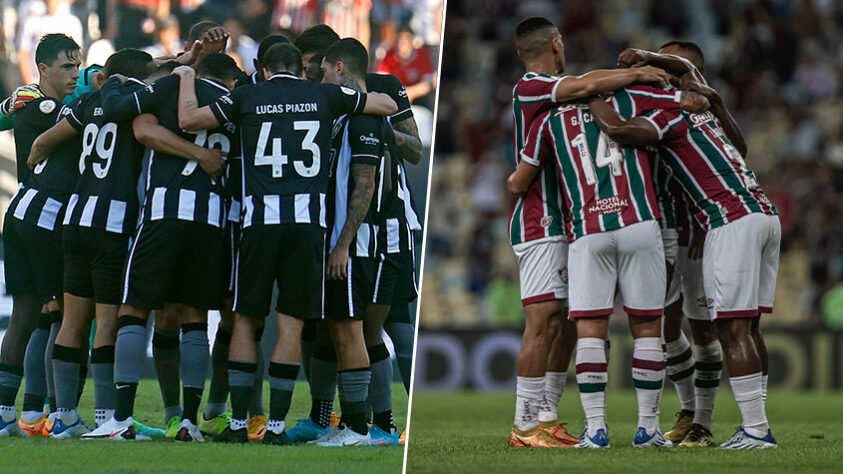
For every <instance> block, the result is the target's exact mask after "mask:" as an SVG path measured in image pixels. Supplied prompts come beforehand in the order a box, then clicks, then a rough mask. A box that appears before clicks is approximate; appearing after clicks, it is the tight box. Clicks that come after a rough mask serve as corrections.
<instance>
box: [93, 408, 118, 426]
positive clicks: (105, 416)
mask: <svg viewBox="0 0 843 474" xmlns="http://www.w3.org/2000/svg"><path fill="white" fill-rule="evenodd" d="M113 417H114V409H113V408H97V409H96V410H94V424H95V425H96V426H100V425H102V424H103V423H105V422H106V421H108V420H110V419H111V418H113Z"/></svg>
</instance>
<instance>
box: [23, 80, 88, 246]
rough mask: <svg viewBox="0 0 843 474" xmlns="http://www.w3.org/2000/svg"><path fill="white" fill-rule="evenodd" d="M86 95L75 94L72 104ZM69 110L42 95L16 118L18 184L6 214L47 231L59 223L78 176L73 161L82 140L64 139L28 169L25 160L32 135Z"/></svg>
mask: <svg viewBox="0 0 843 474" xmlns="http://www.w3.org/2000/svg"><path fill="white" fill-rule="evenodd" d="M88 95H89V94H86V95H83V96H80V97H78V98H77V99H76V100H75V101H74V102H73V104H76V103H78V102H81V101H82V100H85V97H87V96H88ZM69 111H70V109H68V108H67V107H65V106H64V105H62V104H61V102H59V101H57V100H55V99H52V98H49V97H43V98H40V99H36V100H34V101H32V102H31V103H30V104H29V105H27V106H26V108H24V109H23V110H22V111H20V112H18V114H17V116H16V117H15V123H14V130H15V149H16V154H17V162H18V163H17V164H18V179H19V181H20V185H19V186H18V190H17V192H16V193H15V194H14V196H12V199H11V200H10V201H9V207H8V213H9V214H10V215H11V216H13V217H15V218H17V219H20V220H22V221H24V222H29V223H31V224H35V225H37V226H38V227H41V228H43V229H47V230H56V229H57V228H59V227H60V226H61V220H62V218H63V215H64V209H65V206H66V204H67V201H68V199H69V198H70V194H71V193H72V192H73V188H74V186H75V185H76V179H77V178H78V172H77V171H76V161H77V159H78V158H79V148H80V146H81V141H80V140H79V139H78V138H72V139H70V140H67V141H66V142H64V143H62V144H61V145H60V146H58V147H56V149H55V150H54V151H53V152H52V153H50V155H49V156H48V157H47V158H46V159H45V160H44V161H42V162H41V163H39V164H38V166H36V167H35V169H33V170H31V171H30V169H29V168H28V167H27V165H26V160H27V158H28V157H29V152H30V150H31V148H32V143H33V142H34V141H35V138H37V137H38V135H40V134H42V133H44V132H45V131H46V130H48V129H49V128H51V127H52V126H53V125H55V124H56V122H58V121H60V120H61V119H62V117H64V116H65V115H67V113H68V112H69ZM21 170H23V171H21Z"/></svg>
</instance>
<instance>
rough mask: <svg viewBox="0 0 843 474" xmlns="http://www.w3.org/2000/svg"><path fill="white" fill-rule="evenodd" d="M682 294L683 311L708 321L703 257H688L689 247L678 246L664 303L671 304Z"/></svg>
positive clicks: (685, 313)
mask: <svg viewBox="0 0 843 474" xmlns="http://www.w3.org/2000/svg"><path fill="white" fill-rule="evenodd" d="M680 294H681V295H682V313H683V314H684V315H685V316H686V317H687V318H688V319H696V320H702V321H708V320H709V315H708V300H707V299H706V296H705V286H704V285H703V274H702V259H700V260H693V259H691V258H689V257H688V247H684V246H683V247H678V252H677V255H676V265H675V266H674V267H673V278H671V280H670V286H669V287H668V289H667V297H666V298H665V302H664V305H665V306H670V305H671V304H673V303H675V302H676V301H677V300H678V299H679V295H680Z"/></svg>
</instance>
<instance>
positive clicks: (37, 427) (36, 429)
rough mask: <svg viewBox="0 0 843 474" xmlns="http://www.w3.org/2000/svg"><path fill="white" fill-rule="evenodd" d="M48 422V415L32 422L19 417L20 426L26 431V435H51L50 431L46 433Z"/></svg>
mask: <svg viewBox="0 0 843 474" xmlns="http://www.w3.org/2000/svg"><path fill="white" fill-rule="evenodd" d="M46 423H47V415H43V416H41V418H38V419H37V420H35V421H34V422H32V423H27V422H25V421H23V419H18V426H20V429H22V430H23V432H24V433H26V436H50V432H49V431H47V434H46V435H45V434H44V425H45V424H46Z"/></svg>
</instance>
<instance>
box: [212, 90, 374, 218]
mask: <svg viewBox="0 0 843 474" xmlns="http://www.w3.org/2000/svg"><path fill="white" fill-rule="evenodd" d="M362 97H363V96H361V95H360V94H358V93H357V92H355V91H353V90H350V89H346V88H339V87H337V86H332V85H329V84H318V83H312V82H310V81H304V80H300V79H299V78H297V77H295V76H292V75H289V74H276V75H274V76H272V77H270V78H269V79H268V80H266V81H264V82H261V83H259V84H255V85H251V86H243V87H238V88H236V89H235V90H234V91H233V92H232V93H231V96H230V97H229V96H223V97H221V98H220V100H219V102H218V103H217V105H218V106H219V105H220V104H222V105H224V106H230V108H228V110H229V113H232V114H236V116H235V117H230V118H229V117H228V116H226V115H225V112H222V110H223V109H224V108H225V107H217V110H218V111H220V112H221V113H219V114H218V117H223V118H226V119H229V121H232V122H235V123H236V124H237V125H238V126H239V127H240V128H241V140H242V149H243V154H242V156H243V169H244V174H243V186H244V191H243V194H244V210H245V216H244V226H245V227H248V226H249V225H251V223H252V220H253V219H258V220H259V221H261V222H263V223H265V224H273V223H276V224H279V223H297V222H312V223H317V222H319V223H321V224H322V225H325V215H324V206H325V204H324V201H325V195H326V193H327V190H328V170H329V166H328V158H329V156H330V147H331V128H332V125H333V123H334V119H336V118H338V117H339V116H340V115H342V113H344V112H351V111H353V110H356V109H358V108H362V106H363V105H364V102H363V100H364V99H362ZM341 100H344V101H345V102H344V105H343V104H339V103H338V102H339V101H341ZM349 104H350V105H349Z"/></svg>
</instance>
